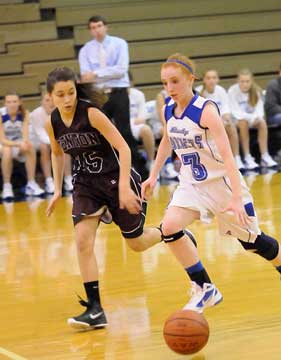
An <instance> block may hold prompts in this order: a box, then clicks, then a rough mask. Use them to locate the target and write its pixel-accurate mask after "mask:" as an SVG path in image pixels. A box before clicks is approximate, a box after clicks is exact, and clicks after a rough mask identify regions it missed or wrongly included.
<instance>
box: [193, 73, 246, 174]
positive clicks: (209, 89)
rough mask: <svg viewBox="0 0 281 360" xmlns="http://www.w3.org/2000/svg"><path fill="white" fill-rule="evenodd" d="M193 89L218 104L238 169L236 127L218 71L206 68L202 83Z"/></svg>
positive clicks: (241, 163)
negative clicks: (220, 83)
mask: <svg viewBox="0 0 281 360" xmlns="http://www.w3.org/2000/svg"><path fill="white" fill-rule="evenodd" d="M195 90H196V91H198V93H199V94H200V95H201V96H203V97H204V98H206V99H210V100H213V101H214V102H215V103H216V104H217V105H218V107H219V110H220V116H221V118H222V120H223V123H224V127H225V130H226V133H227V136H228V139H229V142H230V145H231V149H232V153H233V155H234V159H235V161H236V165H237V167H238V169H243V168H244V164H243V162H242V160H241V157H240V155H239V141H238V134H237V129H236V126H235V125H234V123H233V121H232V118H231V111H230V108H229V104H228V96H227V92H226V91H225V89H224V88H223V87H222V86H220V85H219V75H218V72H217V71H216V70H213V69H209V70H206V71H205V73H204V75H203V84H202V85H199V86H197V87H196V88H195Z"/></svg>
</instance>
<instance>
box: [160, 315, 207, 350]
mask: <svg viewBox="0 0 281 360" xmlns="http://www.w3.org/2000/svg"><path fill="white" fill-rule="evenodd" d="M163 335H164V339H165V341H166V344H167V345H168V346H169V348H170V349H172V350H173V351H175V352H176V353H179V354H185V355H187V354H194V353H196V352H197V351H199V350H201V349H202V348H203V347H204V346H205V345H206V344H207V342H208V339H209V324H208V323H207V320H206V319H205V318H204V316H203V315H202V314H199V313H197V312H195V311H191V310H178V311H176V312H175V313H173V314H172V315H171V316H169V317H168V319H167V320H166V322H165V325H164V329H163Z"/></svg>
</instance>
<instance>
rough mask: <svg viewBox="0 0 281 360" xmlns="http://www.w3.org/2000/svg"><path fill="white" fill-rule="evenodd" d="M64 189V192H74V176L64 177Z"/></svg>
mask: <svg viewBox="0 0 281 360" xmlns="http://www.w3.org/2000/svg"><path fill="white" fill-rule="evenodd" d="M63 188H64V191H69V192H70V191H72V190H73V185H72V176H71V175H68V176H65V177H64V180H63Z"/></svg>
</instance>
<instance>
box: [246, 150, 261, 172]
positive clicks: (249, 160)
mask: <svg viewBox="0 0 281 360" xmlns="http://www.w3.org/2000/svg"><path fill="white" fill-rule="evenodd" d="M244 162H245V168H246V169H247V170H253V169H256V168H258V167H259V164H258V163H256V162H255V159H254V158H253V157H252V155H251V154H248V155H246V156H245V159H244Z"/></svg>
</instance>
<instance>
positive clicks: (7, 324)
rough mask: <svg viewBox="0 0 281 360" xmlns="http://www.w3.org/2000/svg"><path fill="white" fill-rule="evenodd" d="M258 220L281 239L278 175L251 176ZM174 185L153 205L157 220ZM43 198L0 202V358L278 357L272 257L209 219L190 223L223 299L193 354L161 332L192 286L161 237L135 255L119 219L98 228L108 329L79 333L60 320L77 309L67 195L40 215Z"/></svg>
mask: <svg viewBox="0 0 281 360" xmlns="http://www.w3.org/2000/svg"><path fill="white" fill-rule="evenodd" d="M247 181H248V182H249V185H250V187H251V190H252V192H253V195H254V197H255V205H256V210H257V213H258V216H259V218H260V224H261V227H262V229H263V230H264V231H265V232H268V233H269V234H271V235H272V236H274V237H277V238H278V237H279V241H280V242H281V237H280V235H281V222H280V218H281V215H280V209H281V207H280V202H281V191H280V189H281V174H274V175H272V174H267V175H258V176H254V175H252V176H250V177H248V178H247ZM172 190H173V185H169V186H161V187H160V189H159V193H158V194H156V196H155V198H154V199H153V200H152V201H151V202H150V204H149V211H148V216H147V225H157V224H159V222H160V219H161V216H162V214H163V212H164V209H165V205H166V203H167V201H168V199H169V197H170V193H171V191H172ZM46 205H47V200H42V199H35V200H34V201H32V202H21V203H7V204H4V205H0V218H1V223H0V293H1V298H0V301H1V306H0V321H1V325H0V359H15V360H24V359H28V360H29V359H30V360H35V359H44V360H50V359H52V360H53V359H61V360H72V359H73V360H74V359H75V360H76V359H77V360H84V359H85V360H86V359H87V360H88V359H89V360H90V359H91V360H100V359H105V360H173V359H192V360H249V359H255V360H259V359H263V360H264V359H267V360H280V359H281V343H280V333H281V296H280V295H281V281H280V278H279V276H278V274H277V272H276V271H274V269H273V268H272V267H271V265H270V264H268V263H266V262H265V261H264V260H263V259H261V258H259V257H258V256H256V255H253V254H248V253H246V252H244V251H243V249H242V248H241V246H240V245H239V244H238V242H237V241H235V240H231V239H220V238H219V236H218V234H217V231H216V227H215V224H214V223H213V224H211V225H202V224H199V223H196V224H194V225H193V226H192V228H191V230H192V231H193V232H194V233H195V234H196V236H197V238H198V239H199V250H200V254H201V258H202V261H203V262H204V264H205V265H206V267H207V269H208V271H209V273H210V274H211V276H212V278H213V280H214V282H215V283H216V285H217V286H218V287H219V288H220V290H221V292H222V293H223V295H224V301H223V302H222V303H221V304H220V305H219V306H217V307H216V308H213V309H209V310H207V311H206V313H205V316H206V318H207V320H208V322H209V325H210V330H211V333H210V339H209V343H208V344H207V346H206V347H205V348H204V349H203V350H202V351H201V352H200V353H198V354H197V355H194V356H189V357H188V356H187V357H184V356H181V355H177V354H175V353H173V352H171V351H170V350H169V349H168V348H167V347H166V345H165V343H164V340H163V337H162V327H163V323H164V321H165V319H166V317H167V316H168V315H169V314H170V313H171V312H173V311H175V310H177V309H179V308H181V307H182V306H183V305H184V304H185V303H186V302H187V299H188V291H189V283H188V281H187V276H186V274H185V272H184V271H183V270H182V269H181V267H180V266H179V265H178V263H177V262H176V260H175V259H174V258H173V256H172V254H170V252H169V249H167V248H166V247H165V245H164V244H159V245H157V246H155V247H154V248H153V249H150V250H148V251H146V252H145V253H142V254H140V253H133V252H132V251H131V250H129V249H128V248H127V247H126V245H125V243H124V241H123V240H121V237H120V234H119V230H118V229H117V227H116V226H115V225H107V226H105V225H102V226H101V227H100V230H99V234H98V240H97V243H96V251H97V253H98V261H99V266H100V281H101V294H102V300H103V305H104V308H105V310H106V312H107V316H108V320H109V326H108V328H107V329H106V330H97V331H91V332H86V333H76V332H75V331H73V329H71V328H69V327H68V325H67V324H66V319H67V318H68V317H69V316H74V315H78V314H79V313H80V312H81V311H82V310H83V309H82V308H81V307H80V305H79V304H78V302H77V299H76V293H79V294H80V295H81V296H83V297H84V292H83V288H82V286H81V280H80V276H79V270H78V266H77V261H76V255H75V245H74V237H73V228H72V222H71V216H70V214H71V198H63V199H62V200H61V202H60V204H59V206H58V208H57V210H56V213H55V214H54V215H53V216H52V217H51V218H50V219H47V218H46V217H45V215H44V211H45V209H46Z"/></svg>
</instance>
